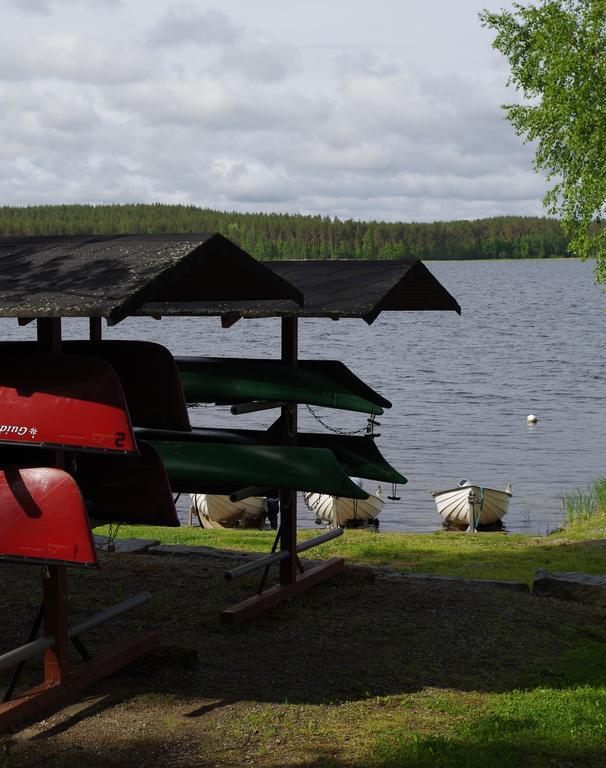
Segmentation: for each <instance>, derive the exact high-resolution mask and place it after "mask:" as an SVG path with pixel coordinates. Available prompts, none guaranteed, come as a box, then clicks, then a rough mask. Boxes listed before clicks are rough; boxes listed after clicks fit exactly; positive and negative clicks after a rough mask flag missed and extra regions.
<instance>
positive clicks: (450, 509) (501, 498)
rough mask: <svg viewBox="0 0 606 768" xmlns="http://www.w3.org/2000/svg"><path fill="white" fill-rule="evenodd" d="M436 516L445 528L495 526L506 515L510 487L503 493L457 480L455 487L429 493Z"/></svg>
mask: <svg viewBox="0 0 606 768" xmlns="http://www.w3.org/2000/svg"><path fill="white" fill-rule="evenodd" d="M431 495H432V496H433V498H434V500H435V502H436V507H437V509H438V514H439V515H440V517H441V518H442V520H443V522H444V524H445V525H447V526H453V527H455V528H468V529H469V530H472V531H475V530H476V529H477V528H478V526H490V525H495V524H497V523H499V522H500V521H501V519H502V518H503V517H504V516H505V515H506V514H507V510H508V508H509V500H510V499H511V486H510V485H508V486H507V488H506V489H505V490H504V491H499V490H497V489H496V488H486V487H485V486H483V485H474V484H473V483H470V482H469V481H468V480H461V481H459V483H458V484H457V486H456V488H448V489H446V490H444V491H432V492H431Z"/></svg>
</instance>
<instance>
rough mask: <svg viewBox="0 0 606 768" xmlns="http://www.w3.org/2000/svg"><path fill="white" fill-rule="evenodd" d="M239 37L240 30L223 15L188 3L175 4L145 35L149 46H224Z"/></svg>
mask: <svg viewBox="0 0 606 768" xmlns="http://www.w3.org/2000/svg"><path fill="white" fill-rule="evenodd" d="M240 34H241V30H240V28H239V27H238V26H237V25H236V24H234V23H233V22H232V21H230V19H229V18H228V17H227V16H226V15H225V14H223V13H219V12H218V11H214V10H210V11H200V10H199V8H197V7H196V6H195V5H192V4H191V3H175V4H173V5H171V6H170V7H169V8H168V10H167V11H166V12H165V13H164V14H163V15H162V17H161V18H160V19H158V21H157V22H156V23H155V24H154V26H153V27H152V28H151V29H150V30H149V32H148V33H147V42H148V43H149V44H150V45H157V46H174V45H182V44H183V43H195V44H196V45H208V44H209V43H217V44H219V43H226V42H229V41H231V40H234V39H235V38H237V37H239V36H240Z"/></svg>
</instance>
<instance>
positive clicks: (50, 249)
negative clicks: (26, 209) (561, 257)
mask: <svg viewBox="0 0 606 768" xmlns="http://www.w3.org/2000/svg"><path fill="white" fill-rule="evenodd" d="M251 299H256V300H272V301H277V300H287V301H288V303H289V304H290V303H292V304H293V306H298V305H299V304H300V303H302V301H303V296H302V294H301V292H300V291H299V290H298V289H297V288H294V287H293V286H292V285H290V284H289V283H288V282H286V281H285V280H284V279H283V278H282V277H280V276H279V275H278V274H277V272H274V271H272V270H270V269H267V268H266V267H264V266H263V265H261V264H260V263H259V262H257V261H255V260H254V259H253V258H252V257H251V256H249V255H248V254H247V253H245V252H244V251H243V250H241V249H240V248H238V246H236V245H235V244H234V243H232V242H231V241H230V240H227V239H226V238H224V237H223V236H222V235H218V234H195V235H124V236H116V235H111V236H108V235H105V236H103V235H99V236H81V237H13V238H3V239H0V317H23V318H34V317H36V318H48V317H106V318H107V319H108V321H109V322H110V323H115V322H118V321H119V320H121V319H123V318H124V317H126V316H127V315H130V314H135V313H136V312H137V310H138V309H139V308H140V307H141V306H143V305H144V304H146V303H147V302H164V303H168V305H170V306H172V307H178V306H179V304H180V303H181V302H184V301H193V300H196V301H200V300H204V301H211V302H213V303H214V302H217V301H226V300H231V301H247V300H251ZM170 314H177V312H176V311H174V312H172V313H170ZM186 314H187V313H186ZM194 314H195V313H194Z"/></svg>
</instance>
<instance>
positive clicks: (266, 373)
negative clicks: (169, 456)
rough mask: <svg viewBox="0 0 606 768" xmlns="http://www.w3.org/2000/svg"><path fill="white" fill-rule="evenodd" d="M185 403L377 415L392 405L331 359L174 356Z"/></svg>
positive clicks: (345, 367)
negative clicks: (257, 403)
mask: <svg viewBox="0 0 606 768" xmlns="http://www.w3.org/2000/svg"><path fill="white" fill-rule="evenodd" d="M175 360H176V363H177V368H178V370H179V376H180V377H181V381H182V383H183V390H184V393H185V399H186V401H187V402H188V403H229V404H233V403H242V402H249V401H254V400H270V401H275V402H290V403H307V404H309V405H320V406H325V407H327V408H340V409H342V410H346V411H361V412H362V413H372V414H377V415H380V414H381V413H383V408H391V403H390V402H389V400H386V399H385V398H384V397H382V396H381V395H379V394H378V393H377V392H375V391H374V390H373V389H371V387H369V386H368V385H367V384H365V383H364V382H363V381H362V380H361V379H359V378H358V377H357V376H356V375H355V374H354V373H352V372H351V371H350V370H349V369H348V368H347V366H346V365H344V364H343V363H341V362H339V361H336V360H321V361H315V360H300V361H299V363H298V365H297V366H296V367H293V366H290V365H286V364H285V363H282V362H281V361H279V360H254V359H246V358H222V357H177V358H175Z"/></svg>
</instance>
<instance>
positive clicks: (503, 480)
mask: <svg viewBox="0 0 606 768" xmlns="http://www.w3.org/2000/svg"><path fill="white" fill-rule="evenodd" d="M426 265H427V266H428V267H429V269H430V271H431V272H432V273H433V274H434V275H435V276H436V277H437V278H438V280H440V282H442V283H443V285H444V286H445V287H446V288H447V289H448V290H449V291H450V293H452V294H453V295H454V296H455V297H456V299H457V300H458V302H459V304H460V305H461V308H462V315H461V317H459V316H457V315H456V314H455V313H452V312H410V313H407V312H402V313H389V312H386V313H383V314H382V315H381V316H380V317H379V319H378V320H376V321H375V323H374V324H373V325H371V326H368V325H366V323H365V322H364V321H362V320H340V321H338V322H335V321H332V320H323V319H317V320H313V319H307V320H301V321H300V357H301V358H323V359H340V360H342V361H343V362H345V363H346V364H347V365H348V366H349V367H350V368H351V369H352V370H353V371H354V372H355V373H356V374H357V375H358V376H359V377H360V378H362V379H364V380H365V381H366V382H367V383H369V384H370V385H371V386H372V387H373V388H375V389H376V390H378V391H379V392H380V393H381V394H382V395H384V396H385V397H387V398H388V399H389V400H391V401H392V403H393V408H391V409H390V410H386V412H385V414H384V415H383V416H381V417H380V419H379V420H380V422H381V426H380V428H379V430H378V431H379V432H380V435H381V436H380V437H379V438H378V440H377V444H378V446H379V448H380V450H381V451H382V453H383V454H384V455H385V457H386V458H387V459H388V461H390V462H391V463H392V464H393V465H394V466H395V467H397V468H398V469H399V470H400V471H401V472H402V473H403V474H404V475H405V476H406V477H407V478H408V484H407V485H406V486H404V487H403V488H400V489H399V493H398V495H400V496H401V500H400V501H398V502H386V504H385V507H384V509H383V512H382V514H381V518H380V519H381V530H387V531H424V532H427V531H434V530H437V529H439V528H440V521H439V518H438V516H437V513H436V511H435V504H434V501H433V499H432V497H431V495H430V491H431V490H438V489H443V488H450V487H453V486H454V485H456V483H457V482H458V481H459V480H460V479H462V478H467V479H469V480H471V481H473V482H474V483H478V484H482V485H485V486H488V487H494V488H505V486H506V485H507V483H511V485H512V489H513V498H512V499H511V504H510V508H509V513H508V515H507V517H506V518H505V523H506V527H507V530H509V531H512V532H527V533H530V532H538V533H546V532H548V531H549V530H552V529H554V528H556V527H558V526H559V524H560V522H561V518H562V504H561V496H562V494H563V493H566V492H569V491H573V490H574V489H576V488H581V489H585V488H586V487H587V485H588V484H589V483H591V482H592V481H593V480H595V479H597V478H598V477H601V476H603V475H606V416H605V399H606V390H605V387H604V384H605V379H606V368H605V364H604V353H603V349H604V339H605V338H606V333H605V332H606V314H605V313H604V306H605V305H606V301H605V296H604V293H603V291H602V289H601V288H600V287H598V286H596V285H595V283H594V280H593V272H592V265H591V264H589V263H585V262H580V261H578V260H576V259H563V260H543V261H474V262H470V261H469V262H426ZM87 329H88V325H87V323H84V322H82V321H79V320H73V321H66V322H65V323H64V336H65V337H66V338H81V337H83V336H84V335H85V334H86V333H87ZM0 332H1V336H2V338H4V339H8V338H13V339H26V338H32V337H33V335H34V333H35V329H34V328H33V326H27V327H25V328H19V327H18V326H17V323H16V321H12V320H11V321H9V320H0ZM104 335H105V337H106V338H137V339H148V340H151V341H157V342H159V343H162V344H164V345H166V346H167V347H168V348H169V349H170V350H171V351H172V352H173V353H174V354H186V355H187V354H188V355H214V356H237V357H246V356H248V357H276V356H278V355H279V349H280V321H279V320H277V319H267V320H241V321H240V322H238V323H236V324H235V325H234V326H233V327H232V328H230V329H227V330H224V329H222V328H221V325H220V322H219V319H218V318H200V319H197V318H166V319H163V320H162V321H161V322H159V321H157V320H152V319H147V318H129V319H127V320H125V321H124V322H123V323H121V324H120V325H118V326H116V327H115V328H108V329H104ZM314 411H315V413H316V415H317V416H318V417H319V418H320V419H321V420H322V421H324V422H325V423H327V424H328V425H330V426H331V427H333V428H337V429H340V430H352V431H353V430H357V429H359V428H362V427H363V426H364V425H365V423H366V419H365V417H364V415H363V414H350V413H347V412H345V411H330V410H326V409H321V408H317V409H316V408H314ZM530 413H534V414H536V415H537V416H538V419H539V421H538V423H537V425H536V426H529V425H528V424H527V422H526V416H527V415H528V414H530ZM299 414H300V427H301V429H304V430H306V431H313V430H318V431H320V430H322V429H323V427H322V426H321V425H320V424H319V423H318V422H317V421H316V419H315V418H314V416H313V415H312V414H311V413H310V412H309V411H308V410H307V409H306V407H305V406H301V407H300V408H299ZM276 415H277V412H275V411H267V412H264V413H257V414H250V415H246V416H232V415H231V414H230V413H229V410H228V409H227V408H223V407H214V406H213V407H206V408H196V409H192V412H191V420H192V423H193V424H195V425H197V426H219V427H223V426H230V427H234V426H236V427H248V428H263V427H265V426H268V425H269V424H270V423H271V421H272V420H273V418H274V417H275V416H276ZM374 486H375V484H374V483H369V482H367V483H366V489H367V490H368V489H369V488H370V489H371V490H373V489H374ZM388 490H390V489H386V488H384V491H388ZM179 510H180V514H181V515H182V516H184V515H185V514H186V511H187V501H186V500H185V499H182V500H181V501H180V502H179ZM299 521H300V525H302V526H312V525H313V515H312V514H311V513H310V512H309V511H308V510H307V509H306V508H305V505H304V504H303V502H302V500H301V501H300V503H299Z"/></svg>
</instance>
